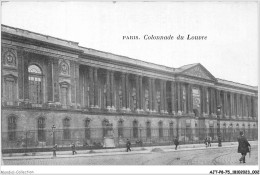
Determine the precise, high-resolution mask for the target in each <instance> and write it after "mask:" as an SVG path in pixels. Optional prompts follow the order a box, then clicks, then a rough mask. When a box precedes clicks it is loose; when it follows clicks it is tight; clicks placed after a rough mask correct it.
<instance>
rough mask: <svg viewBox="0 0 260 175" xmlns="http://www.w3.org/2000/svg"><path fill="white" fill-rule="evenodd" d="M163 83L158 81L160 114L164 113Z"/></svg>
mask: <svg viewBox="0 0 260 175" xmlns="http://www.w3.org/2000/svg"><path fill="white" fill-rule="evenodd" d="M163 89H164V82H163V80H160V91H161V92H160V103H161V104H160V110H161V111H160V112H161V113H164V99H163V96H164V90H163Z"/></svg>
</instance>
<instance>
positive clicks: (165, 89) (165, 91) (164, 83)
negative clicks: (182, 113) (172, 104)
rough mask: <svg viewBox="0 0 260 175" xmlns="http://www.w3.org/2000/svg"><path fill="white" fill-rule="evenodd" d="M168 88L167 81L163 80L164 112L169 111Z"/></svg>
mask: <svg viewBox="0 0 260 175" xmlns="http://www.w3.org/2000/svg"><path fill="white" fill-rule="evenodd" d="M166 93H167V88H166V81H164V80H163V98H164V112H165V113H168V112H167V111H168V105H167V95H166Z"/></svg>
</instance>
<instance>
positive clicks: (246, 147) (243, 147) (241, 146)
mask: <svg viewBox="0 0 260 175" xmlns="http://www.w3.org/2000/svg"><path fill="white" fill-rule="evenodd" d="M239 134H240V136H239V137H238V138H237V141H238V150H237V152H238V153H241V155H242V157H241V158H240V159H239V162H240V163H242V161H243V163H246V154H247V153H249V152H250V150H251V145H250V144H249V142H248V141H247V139H246V137H245V136H244V132H243V131H240V133H239Z"/></svg>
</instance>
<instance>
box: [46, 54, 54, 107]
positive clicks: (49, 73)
mask: <svg viewBox="0 0 260 175" xmlns="http://www.w3.org/2000/svg"><path fill="white" fill-rule="evenodd" d="M47 65H48V66H47V88H48V90H47V92H48V93H47V94H48V102H53V75H52V70H53V61H52V59H50V58H49V59H48V63H47Z"/></svg>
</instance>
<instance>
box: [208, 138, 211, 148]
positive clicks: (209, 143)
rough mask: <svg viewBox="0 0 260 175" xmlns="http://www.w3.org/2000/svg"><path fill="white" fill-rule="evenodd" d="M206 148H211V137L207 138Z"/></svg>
mask: <svg viewBox="0 0 260 175" xmlns="http://www.w3.org/2000/svg"><path fill="white" fill-rule="evenodd" d="M208 146H210V147H211V137H208Z"/></svg>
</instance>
